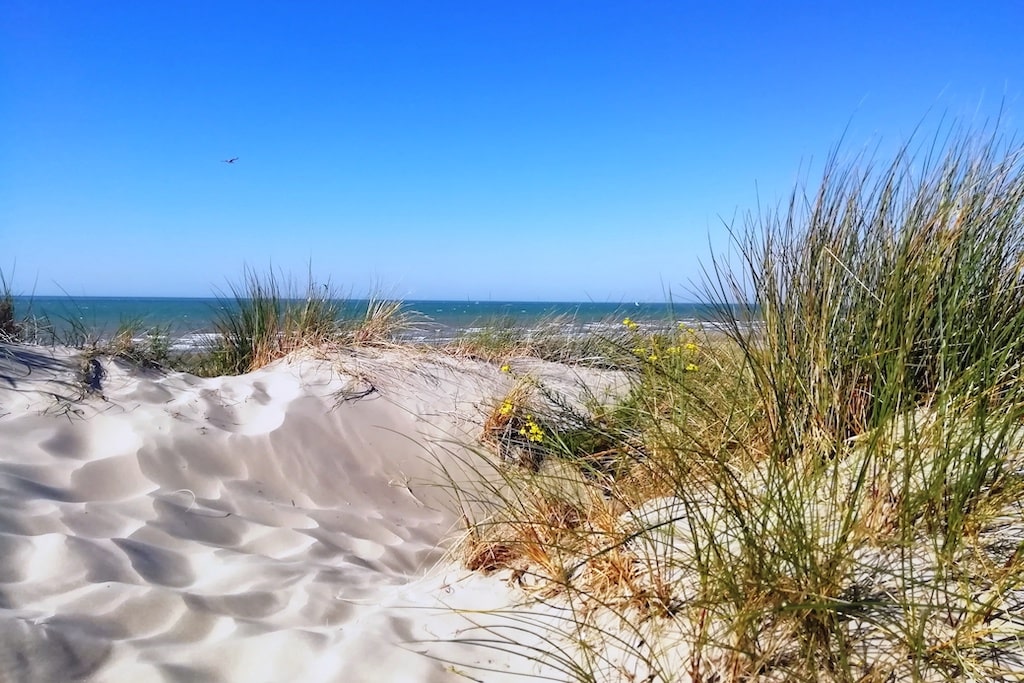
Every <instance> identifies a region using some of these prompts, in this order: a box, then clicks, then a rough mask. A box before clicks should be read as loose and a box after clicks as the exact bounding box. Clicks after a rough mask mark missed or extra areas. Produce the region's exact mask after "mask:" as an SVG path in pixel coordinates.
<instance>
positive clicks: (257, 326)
mask: <svg viewBox="0 0 1024 683" xmlns="http://www.w3.org/2000/svg"><path fill="white" fill-rule="evenodd" d="M229 290H230V294H229V295H227V296H222V297H221V298H220V302H219V309H218V312H217V317H216V319H215V321H214V335H212V337H211V341H210V344H209V347H208V348H206V349H203V350H202V351H200V352H199V353H198V354H194V355H193V356H192V357H190V358H188V359H186V360H185V362H184V363H183V367H185V368H186V369H188V370H189V371H191V372H194V373H196V374H200V375H207V376H211V375H234V374H242V373H246V372H251V371H253V370H257V369H259V368H261V367H263V366H265V365H267V364H268V363H271V362H273V361H275V360H277V359H279V358H283V357H284V356H286V355H288V354H290V353H292V352H294V351H298V350H301V349H318V350H329V349H337V348H340V347H341V346H345V345H372V344H386V343H393V342H394V341H395V339H396V337H397V335H398V334H399V333H400V332H401V331H403V330H404V329H406V328H407V327H408V326H409V325H411V324H412V321H411V318H410V316H409V314H408V313H407V312H406V310H405V308H404V306H403V303H402V302H401V301H397V300H394V299H391V298H388V297H384V296H380V295H376V294H372V295H371V296H370V298H369V299H368V300H367V302H366V307H365V309H364V310H361V311H360V310H357V309H356V307H355V306H354V304H353V302H352V301H351V300H350V299H348V298H345V297H342V296H339V295H338V294H337V292H336V291H335V290H334V289H332V287H331V285H330V283H319V282H317V281H316V280H315V279H314V278H313V277H312V274H309V275H308V277H307V279H306V281H305V283H303V284H302V285H301V286H296V284H295V283H294V282H293V281H291V280H290V279H289V278H286V277H284V276H278V275H276V274H275V273H274V272H273V271H267V272H266V273H260V272H257V271H255V270H253V269H251V268H247V269H245V272H244V276H243V279H242V282H241V283H240V284H231V285H229Z"/></svg>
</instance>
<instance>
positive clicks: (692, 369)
mask: <svg viewBox="0 0 1024 683" xmlns="http://www.w3.org/2000/svg"><path fill="white" fill-rule="evenodd" d="M698 370H700V368H699V367H697V366H696V365H694V364H693V363H687V364H686V371H687V372H697V371H698Z"/></svg>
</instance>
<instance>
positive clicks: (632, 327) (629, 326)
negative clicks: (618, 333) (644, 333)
mask: <svg viewBox="0 0 1024 683" xmlns="http://www.w3.org/2000/svg"><path fill="white" fill-rule="evenodd" d="M622 324H623V325H625V326H626V329H630V330H635V329H636V328H638V327H640V326H639V325H637V324H636V322H634V321H633V319H632V318H625V319H623V321H622Z"/></svg>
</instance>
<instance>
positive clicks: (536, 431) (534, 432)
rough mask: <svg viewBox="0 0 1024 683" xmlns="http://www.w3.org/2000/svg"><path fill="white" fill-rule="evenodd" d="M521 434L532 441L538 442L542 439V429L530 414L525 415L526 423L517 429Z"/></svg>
mask: <svg viewBox="0 0 1024 683" xmlns="http://www.w3.org/2000/svg"><path fill="white" fill-rule="evenodd" d="M519 433H520V434H521V435H522V436H525V437H526V439H527V441H532V442H534V443H540V442H541V441H543V440H544V430H543V429H541V428H540V425H538V424H537V423H536V422H534V421H533V416H532V415H527V416H526V424H525V425H524V426H523V427H522V428H521V429H520V430H519Z"/></svg>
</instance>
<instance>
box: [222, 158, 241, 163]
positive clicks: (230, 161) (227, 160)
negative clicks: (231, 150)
mask: <svg viewBox="0 0 1024 683" xmlns="http://www.w3.org/2000/svg"><path fill="white" fill-rule="evenodd" d="M221 161H223V162H224V163H225V164H233V163H235V162H236V161H238V157H231V158H230V159H221Z"/></svg>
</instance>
